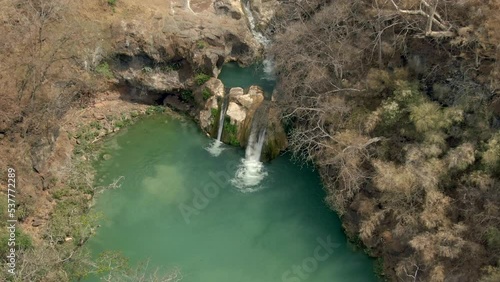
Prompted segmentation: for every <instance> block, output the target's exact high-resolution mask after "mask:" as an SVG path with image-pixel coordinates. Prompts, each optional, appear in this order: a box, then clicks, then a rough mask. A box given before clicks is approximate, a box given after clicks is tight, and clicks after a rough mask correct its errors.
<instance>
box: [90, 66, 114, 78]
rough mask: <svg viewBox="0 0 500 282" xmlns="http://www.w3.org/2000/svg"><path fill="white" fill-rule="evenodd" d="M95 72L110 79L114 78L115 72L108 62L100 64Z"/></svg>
mask: <svg viewBox="0 0 500 282" xmlns="http://www.w3.org/2000/svg"><path fill="white" fill-rule="evenodd" d="M95 72H96V73H98V74H100V75H102V76H104V77H106V78H109V79H111V78H114V75H113V72H112V71H111V68H110V67H109V64H108V63H107V62H102V63H100V64H99V65H98V66H97V67H96V68H95Z"/></svg>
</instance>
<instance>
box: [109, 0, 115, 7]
mask: <svg viewBox="0 0 500 282" xmlns="http://www.w3.org/2000/svg"><path fill="white" fill-rule="evenodd" d="M108 5H109V6H111V7H115V6H116V0H108Z"/></svg>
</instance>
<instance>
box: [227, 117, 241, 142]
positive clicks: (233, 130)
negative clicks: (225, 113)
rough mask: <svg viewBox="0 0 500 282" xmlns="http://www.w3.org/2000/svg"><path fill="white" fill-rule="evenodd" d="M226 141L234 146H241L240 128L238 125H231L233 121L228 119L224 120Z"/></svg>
mask: <svg viewBox="0 0 500 282" xmlns="http://www.w3.org/2000/svg"><path fill="white" fill-rule="evenodd" d="M224 139H225V140H227V142H228V143H229V144H231V145H233V146H240V141H239V140H238V127H237V126H236V124H231V120H230V119H229V118H228V117H226V118H224Z"/></svg>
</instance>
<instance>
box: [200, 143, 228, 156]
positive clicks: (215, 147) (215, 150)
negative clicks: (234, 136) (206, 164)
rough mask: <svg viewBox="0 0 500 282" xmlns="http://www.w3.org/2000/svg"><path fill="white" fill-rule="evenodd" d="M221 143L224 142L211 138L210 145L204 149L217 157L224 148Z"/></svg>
mask: <svg viewBox="0 0 500 282" xmlns="http://www.w3.org/2000/svg"><path fill="white" fill-rule="evenodd" d="M223 144H224V143H222V142H221V141H219V140H213V142H212V143H211V144H210V146H208V147H206V148H205V150H207V151H208V152H209V153H210V154H211V155H212V156H214V157H218V156H219V155H220V154H221V153H222V151H224V150H225V149H226V148H224V147H223Z"/></svg>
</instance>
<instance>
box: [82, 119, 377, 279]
mask: <svg viewBox="0 0 500 282" xmlns="http://www.w3.org/2000/svg"><path fill="white" fill-rule="evenodd" d="M211 142H212V141H211V140H210V139H208V138H206V137H205V136H204V135H203V134H201V132H199V130H198V129H197V128H196V126H195V125H194V124H193V123H192V122H190V121H183V120H174V119H172V118H169V117H166V116H155V117H149V118H146V119H144V120H141V121H139V122H138V123H136V124H135V125H132V126H131V127H129V128H128V129H125V130H124V131H123V132H121V133H120V134H119V135H117V136H115V137H113V138H112V139H111V140H109V141H108V142H107V143H106V144H105V145H104V148H105V151H106V152H107V153H109V154H111V155H112V158H111V159H109V160H106V161H101V162H100V163H99V164H98V165H97V169H98V174H99V178H100V182H101V184H107V183H111V182H112V180H113V179H116V178H118V177H119V176H124V179H123V181H122V186H121V188H119V189H117V190H110V191H106V192H104V193H103V194H102V195H100V196H99V197H98V199H97V203H96V206H95V209H97V210H98V211H101V212H102V213H103V214H104V215H105V219H103V220H102V222H101V225H102V226H101V227H100V228H99V229H98V230H97V234H96V236H95V237H93V238H91V240H90V241H89V242H88V246H89V247H90V249H91V251H92V253H93V254H94V255H97V254H98V253H99V252H102V251H104V250H119V251H122V252H123V253H124V254H125V255H126V256H128V257H129V258H130V259H131V262H133V263H137V262H139V261H144V260H146V259H150V264H151V266H159V267H162V268H163V269H172V268H174V267H176V268H178V269H180V270H181V272H182V274H183V277H184V278H183V280H182V281H185V282H272V281H290V282H298V281H315V282H326V281H360V282H361V281H362V282H366V281H376V279H375V276H374V274H373V268H372V260H371V259H369V258H368V257H367V256H366V255H365V254H364V253H362V252H360V251H357V252H355V251H353V250H351V248H350V247H349V246H348V244H347V242H346V238H345V236H344V234H343V233H342V230H341V226H340V222H339V220H338V218H337V216H336V215H335V213H333V212H331V211H330V210H329V209H328V208H327V207H326V206H325V204H324V202H323V197H324V192H323V190H322V189H321V186H320V180H319V177H318V175H317V173H315V172H313V171H312V170H311V169H308V168H306V167H302V168H301V167H300V166H299V165H297V164H294V163H292V162H291V161H290V160H289V156H286V155H285V156H281V157H279V158H277V159H275V160H274V161H272V162H271V163H269V164H265V169H266V170H267V176H266V178H265V179H264V180H263V181H262V183H261V184H262V188H263V189H261V190H259V191H257V192H253V193H242V192H240V191H239V190H238V189H237V188H235V187H233V186H231V184H230V181H229V180H230V178H231V177H233V176H234V174H235V172H236V166H237V165H238V164H239V163H240V159H241V158H242V157H243V156H244V151H243V150H242V149H239V148H233V147H227V148H225V150H224V151H223V152H222V153H221V155H220V156H218V157H213V156H212V155H210V154H209V153H208V152H207V151H206V150H205V147H207V146H209V145H210V143H211ZM223 146H225V145H223ZM294 273H295V274H294ZM89 281H92V279H89Z"/></svg>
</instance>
